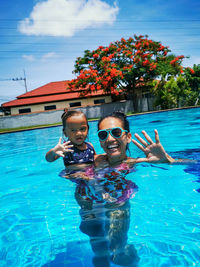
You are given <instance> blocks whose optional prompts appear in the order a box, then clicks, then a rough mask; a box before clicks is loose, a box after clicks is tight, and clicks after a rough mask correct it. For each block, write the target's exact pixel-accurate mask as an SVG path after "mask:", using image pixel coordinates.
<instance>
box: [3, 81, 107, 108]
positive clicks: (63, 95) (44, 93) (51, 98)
mask: <svg viewBox="0 0 200 267" xmlns="http://www.w3.org/2000/svg"><path fill="white" fill-rule="evenodd" d="M105 94H106V93H105V92H104V91H103V90H99V91H98V92H92V93H91V94H87V95H85V96H83V97H81V96H80V92H79V90H77V91H76V92H72V91H70V90H69V89H68V90H67V81H61V82H51V83H48V84H46V85H44V86H41V87H39V88H37V89H34V90H32V91H30V92H27V93H25V94H23V95H20V96H18V97H17V99H15V100H12V101H9V102H6V103H3V104H2V105H1V106H2V107H16V106H24V105H32V104H41V103H48V102H57V101H65V100H72V99H79V98H85V97H95V96H100V95H105Z"/></svg>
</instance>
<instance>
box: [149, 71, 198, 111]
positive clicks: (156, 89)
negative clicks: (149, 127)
mask: <svg viewBox="0 0 200 267" xmlns="http://www.w3.org/2000/svg"><path fill="white" fill-rule="evenodd" d="M152 92H153V94H154V95H155V96H156V100H155V103H154V105H155V106H160V108H161V109H168V108H177V107H180V106H185V105H191V103H192V101H193V99H194V94H193V92H192V90H191V88H190V86H189V83H188V82H187V80H186V79H185V77H184V76H183V75H179V76H178V77H174V76H171V77H170V79H169V80H168V81H164V80H161V81H154V82H153V86H152Z"/></svg>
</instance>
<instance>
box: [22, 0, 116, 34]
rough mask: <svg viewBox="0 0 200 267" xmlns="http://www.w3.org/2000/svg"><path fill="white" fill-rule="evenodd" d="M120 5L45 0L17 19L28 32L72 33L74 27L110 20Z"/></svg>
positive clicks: (99, 1) (99, 0)
mask: <svg viewBox="0 0 200 267" xmlns="http://www.w3.org/2000/svg"><path fill="white" fill-rule="evenodd" d="M118 11H119V8H118V6H117V4H116V3H114V6H110V5H109V4H107V3H106V2H105V1H103V0H47V1H42V2H38V3H37V4H36V5H35V6H34V8H33V10H32V12H31V14H30V16H29V18H25V19H24V20H23V21H21V22H20V23H19V31H20V32H21V33H24V34H27V35H47V36H65V37H70V36H73V35H74V34H75V33H76V32H77V31H80V30H83V29H86V28H89V27H98V26H102V25H104V24H112V23H113V22H114V21H115V19H116V16H117V13H118Z"/></svg>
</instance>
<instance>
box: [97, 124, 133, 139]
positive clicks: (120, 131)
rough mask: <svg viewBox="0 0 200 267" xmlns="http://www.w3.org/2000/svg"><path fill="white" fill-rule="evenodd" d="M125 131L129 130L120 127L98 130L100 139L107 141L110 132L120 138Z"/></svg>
mask: <svg viewBox="0 0 200 267" xmlns="http://www.w3.org/2000/svg"><path fill="white" fill-rule="evenodd" d="M123 132H126V133H127V132H128V131H127V130H123V129H122V128H120V127H116V128H112V129H106V130H100V131H98V137H99V140H100V141H105V140H106V139H107V138H108V135H109V133H110V134H111V135H112V137H114V138H120V137H121V136H122V134H123Z"/></svg>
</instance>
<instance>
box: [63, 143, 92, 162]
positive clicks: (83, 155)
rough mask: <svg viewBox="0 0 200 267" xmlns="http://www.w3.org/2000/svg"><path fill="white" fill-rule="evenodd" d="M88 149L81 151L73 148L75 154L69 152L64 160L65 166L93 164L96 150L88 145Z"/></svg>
mask: <svg viewBox="0 0 200 267" xmlns="http://www.w3.org/2000/svg"><path fill="white" fill-rule="evenodd" d="M86 145H87V148H86V149H85V150H80V149H78V148H77V147H73V150H74V152H68V153H66V154H65V157H64V158H63V160H64V164H65V166H67V165H72V164H78V163H93V162H94V154H95V151H94V148H93V147H92V146H91V145H90V144H89V143H86Z"/></svg>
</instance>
